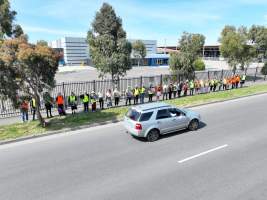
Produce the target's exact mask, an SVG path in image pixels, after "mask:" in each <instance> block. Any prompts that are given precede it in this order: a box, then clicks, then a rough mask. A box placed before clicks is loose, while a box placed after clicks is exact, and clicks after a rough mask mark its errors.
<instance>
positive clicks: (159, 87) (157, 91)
mask: <svg viewBox="0 0 267 200" xmlns="http://www.w3.org/2000/svg"><path fill="white" fill-rule="evenodd" d="M161 92H162V87H161V85H158V86H157V88H156V93H157V94H156V95H157V101H159V100H160V96H161Z"/></svg>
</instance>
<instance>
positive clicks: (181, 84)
mask: <svg viewBox="0 0 267 200" xmlns="http://www.w3.org/2000/svg"><path fill="white" fill-rule="evenodd" d="M183 85H184V84H183V82H182V81H180V82H179V83H178V85H177V92H178V98H180V97H181V93H182V90H183Z"/></svg>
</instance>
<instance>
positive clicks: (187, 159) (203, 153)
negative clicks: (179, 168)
mask: <svg viewBox="0 0 267 200" xmlns="http://www.w3.org/2000/svg"><path fill="white" fill-rule="evenodd" d="M226 147H228V144H225V145H222V146H219V147H216V148H214V149H210V150H208V151H204V152H202V153H200V154H197V155H194V156H190V157H188V158H185V159H183V160H180V161H178V163H184V162H186V161H189V160H192V159H194V158H197V157H200V156H204V155H206V154H208V153H211V152H213V151H217V150H220V149H223V148H226Z"/></svg>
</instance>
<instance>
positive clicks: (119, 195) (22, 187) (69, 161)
mask: <svg viewBox="0 0 267 200" xmlns="http://www.w3.org/2000/svg"><path fill="white" fill-rule="evenodd" d="M266 99H267V95H259V96H254V97H249V98H244V99H239V100H233V101H228V102H224V103H217V104H212V105H207V106H202V107H196V108H194V109H193V110H196V111H198V112H199V113H201V115H202V118H203V122H204V124H202V127H201V129H200V130H198V131H196V132H187V131H181V132H178V133H175V134H171V135H168V136H167V137H163V138H161V139H160V140H159V141H157V142H155V143H147V142H145V141H143V140H137V139H134V138H132V137H131V136H129V135H127V134H126V133H125V130H124V128H123V127H122V125H121V123H117V124H110V125H105V126H102V127H95V128H91V129H84V130H81V131H75V132H72V133H68V134H61V135H55V136H50V137H44V138H39V139H35V140H30V141H24V142H20V143H14V144H9V145H4V146H0V164H1V165H0V199H3V200H9V199H10V200H16V199H18V200H24V199H25V200H39V199H56V200H61V199H62V200H68V199H70V200H73V199H75V200H77V199H89V200H98V199H99V200H113V199H114V200H136V199H138V200H142V199H144V200H150V199H151V200H157V199H159V200H162V199H164V200H167V199H179V200H184V199H185V200H187V199H188V200H194V199H197V200H215V199H216V200H226V199H227V200H232V199H236V200H239V199H242V200H252V199H255V200H261V199H262V200H266V199H267V156H266V152H267V103H266Z"/></svg>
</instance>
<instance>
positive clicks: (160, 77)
mask: <svg viewBox="0 0 267 200" xmlns="http://www.w3.org/2000/svg"><path fill="white" fill-rule="evenodd" d="M160 85H162V74H161V75H160Z"/></svg>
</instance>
